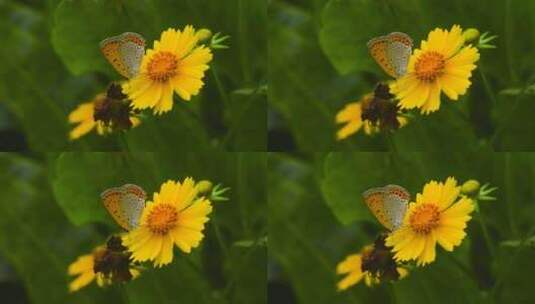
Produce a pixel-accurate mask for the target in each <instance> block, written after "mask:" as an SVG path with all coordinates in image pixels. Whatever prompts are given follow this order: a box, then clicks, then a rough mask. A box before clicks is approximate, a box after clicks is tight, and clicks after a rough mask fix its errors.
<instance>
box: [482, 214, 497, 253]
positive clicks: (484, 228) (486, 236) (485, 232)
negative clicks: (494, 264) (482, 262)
mask: <svg viewBox="0 0 535 304" xmlns="http://www.w3.org/2000/svg"><path fill="white" fill-rule="evenodd" d="M477 217H478V222H479V225H480V226H481V231H483V238H484V239H485V243H486V245H487V249H488V250H489V253H490V256H491V258H493V259H494V257H495V256H496V255H495V251H494V245H493V244H492V239H491V238H490V235H489V231H488V229H487V224H486V222H485V219H484V217H483V214H482V213H481V208H480V211H479V213H478V216H477Z"/></svg>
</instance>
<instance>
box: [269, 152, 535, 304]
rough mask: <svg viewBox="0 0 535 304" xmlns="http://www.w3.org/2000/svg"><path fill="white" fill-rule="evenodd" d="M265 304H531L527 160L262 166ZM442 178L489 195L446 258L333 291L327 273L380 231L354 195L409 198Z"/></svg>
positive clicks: (385, 157) (374, 156)
mask: <svg viewBox="0 0 535 304" xmlns="http://www.w3.org/2000/svg"><path fill="white" fill-rule="evenodd" d="M268 164H269V169H270V170H269V174H268V187H269V193H268V205H269V220H270V222H269V237H270V243H269V263H270V264H269V265H270V267H269V270H270V271H269V273H268V274H269V286H270V293H269V296H270V303H271V301H273V302H272V303H330V304H335V303H344V304H347V303H411V304H415V303H445V304H446V303H533V302H534V301H535V297H534V293H533V290H532V284H531V283H530V282H531V277H532V276H533V272H534V271H535V262H534V259H533V257H535V218H534V217H533V214H535V201H534V198H535V191H534V189H533V185H534V183H535V155H534V154H533V153H491V152H488V151H478V152H474V153H463V152H448V153H442V154H433V153H419V152H414V153H387V152H382V153H381V152H376V153H367V152H353V153H349V152H347V153H346V152H331V153H315V154H309V155H305V156H299V157H298V156H295V155H288V154H283V153H277V154H271V155H270V157H269V159H268ZM448 176H453V177H455V178H456V179H457V180H458V181H459V182H461V183H462V182H463V181H466V180H468V179H477V180H479V181H480V182H481V183H487V182H488V183H490V184H491V185H492V186H496V187H498V190H497V191H496V192H495V193H494V194H495V196H496V197H497V200H496V201H492V202H488V201H486V202H480V213H476V212H474V213H473V214H472V220H471V221H470V222H469V223H468V228H467V231H466V232H467V237H466V238H465V239H464V240H463V242H462V244H461V245H460V246H459V247H456V248H455V250H454V252H453V253H448V252H446V251H444V250H443V249H442V248H437V258H436V261H435V262H434V263H432V264H429V265H428V266H426V267H425V268H416V269H414V270H412V271H411V272H410V274H409V276H408V277H406V278H405V279H403V280H401V281H399V282H396V283H392V284H389V283H386V284H382V285H380V286H376V287H375V288H367V287H366V286H365V285H364V283H360V284H359V285H357V286H354V287H352V288H350V289H349V290H347V291H345V292H340V293H339V292H337V291H336V283H337V281H338V280H339V279H340V278H341V276H337V275H336V273H335V269H336V264H337V263H338V262H340V261H341V260H342V259H344V258H345V257H346V256H347V255H349V254H353V253H357V252H358V251H360V249H361V248H362V247H363V246H365V245H368V244H370V243H372V242H373V241H374V240H375V238H376V236H377V235H378V233H380V232H383V231H384V230H383V228H382V226H380V224H379V223H378V222H377V221H376V220H375V218H374V217H373V215H372V214H371V213H370V211H369V210H368V209H367V207H366V206H365V204H364V202H363V201H362V198H361V193H362V192H363V191H364V190H366V189H368V188H371V187H376V186H383V185H386V184H390V183H394V184H399V185H402V186H403V187H405V188H406V189H407V190H409V192H410V193H411V195H412V197H413V198H414V196H415V195H416V193H418V192H421V190H422V188H423V186H424V185H425V183H427V182H429V181H430V180H439V181H444V180H445V179H446V178H447V177H448Z"/></svg>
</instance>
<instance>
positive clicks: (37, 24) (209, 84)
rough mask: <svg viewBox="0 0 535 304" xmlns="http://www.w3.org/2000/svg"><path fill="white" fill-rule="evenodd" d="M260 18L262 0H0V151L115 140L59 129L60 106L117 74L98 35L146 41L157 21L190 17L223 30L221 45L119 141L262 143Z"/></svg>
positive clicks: (181, 21) (86, 96)
mask: <svg viewBox="0 0 535 304" xmlns="http://www.w3.org/2000/svg"><path fill="white" fill-rule="evenodd" d="M266 23H267V22H266V2H265V1H264V0H253V1H251V0H228V1H219V0H184V1H173V0H128V1H127V0H76V1H72V0H48V1H45V0H43V1H31V0H22V1H21V0H0V35H1V36H2V49H1V51H0V62H1V63H0V80H1V81H0V150H2V151H15V150H22V149H25V150H28V149H35V150H39V151H64V150H89V151H95V150H97V151H109V150H118V149H120V148H122V147H121V144H120V143H119V139H118V135H117V134H116V135H112V136H107V137H101V136H98V135H95V134H91V135H88V136H84V137H83V138H82V139H81V140H78V141H75V142H69V141H68V137H67V134H68V131H69V130H70V129H71V128H72V126H69V125H68V122H67V115H68V113H70V112H71V111H72V110H74V109H75V108H76V106H77V105H79V104H81V103H82V102H87V101H90V100H92V98H93V97H94V96H95V95H96V94H98V93H101V92H103V91H104V90H105V88H106V87H107V85H108V84H109V83H110V81H117V80H122V76H120V75H119V74H118V73H116V72H115V71H114V70H113V69H112V68H111V65H110V64H108V63H107V62H106V60H105V59H104V57H103V56H102V55H101V53H100V50H99V46H98V43H99V41H101V40H103V39H104V38H106V37H109V36H114V35H118V34H120V33H122V32H125V31H134V32H138V33H140V34H142V35H143V36H144V37H145V38H146V41H147V47H148V48H149V47H150V48H152V44H153V41H154V40H155V39H159V37H160V33H161V32H162V31H164V30H165V29H167V28H169V27H174V28H183V27H184V26H185V25H187V24H192V25H193V26H195V27H196V28H208V29H210V30H211V31H212V32H213V33H216V32H221V33H223V34H224V35H230V36H231V38H230V40H229V41H228V42H227V43H228V44H229V45H230V48H229V49H226V50H216V51H215V52H214V53H215V54H214V59H213V61H212V62H211V64H210V66H211V69H210V70H209V71H207V74H206V77H205V82H206V84H205V87H204V88H203V89H202V90H201V93H200V95H198V96H196V97H194V98H193V99H192V100H191V101H190V102H188V103H185V102H183V101H181V100H179V98H178V97H176V98H175V105H174V107H173V110H172V111H171V112H169V113H167V114H165V115H163V116H158V117H155V116H152V115H149V118H148V119H147V120H146V121H144V122H143V124H142V125H141V126H139V127H137V128H135V129H133V130H130V131H129V132H127V134H126V136H125V139H126V142H127V144H128V147H129V149H130V150H136V151H155V147H156V146H162V145H168V146H170V147H182V148H184V149H187V150H190V151H196V150H200V149H206V148H211V147H217V148H220V149H224V150H228V151H263V150H265V147H266V133H267V132H266V115H265V113H266V90H265V85H266V81H267V80H266V70H267V46H266V45H267V39H266V35H265V29H266ZM217 79H219V83H218V81H217Z"/></svg>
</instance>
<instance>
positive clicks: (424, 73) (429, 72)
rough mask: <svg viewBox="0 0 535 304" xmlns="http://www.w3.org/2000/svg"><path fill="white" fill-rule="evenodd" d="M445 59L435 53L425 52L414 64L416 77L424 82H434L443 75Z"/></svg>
mask: <svg viewBox="0 0 535 304" xmlns="http://www.w3.org/2000/svg"><path fill="white" fill-rule="evenodd" d="M445 67H446V59H445V58H444V56H443V55H442V54H439V53H437V52H425V53H423V54H422V55H420V57H419V58H418V60H417V61H416V63H415V64H414V71H415V73H416V77H417V78H418V79H419V80H421V81H425V82H432V81H435V79H437V78H438V77H439V76H440V75H442V74H443V73H444V68H445Z"/></svg>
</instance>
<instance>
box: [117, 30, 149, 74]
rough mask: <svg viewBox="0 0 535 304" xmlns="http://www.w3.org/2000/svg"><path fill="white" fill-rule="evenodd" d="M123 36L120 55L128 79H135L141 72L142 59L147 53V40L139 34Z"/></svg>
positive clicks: (129, 33) (125, 34)
mask: <svg viewBox="0 0 535 304" xmlns="http://www.w3.org/2000/svg"><path fill="white" fill-rule="evenodd" d="M120 36H121V44H120V46H119V54H120V56H121V59H122V61H123V65H124V66H125V68H126V72H127V74H128V76H127V77H128V78H131V77H134V76H135V75H137V73H138V71H139V66H140V65H141V59H143V54H144V53H145V39H143V37H142V36H141V35H139V34H137V33H131V32H127V33H123V34H121V35H120Z"/></svg>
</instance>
